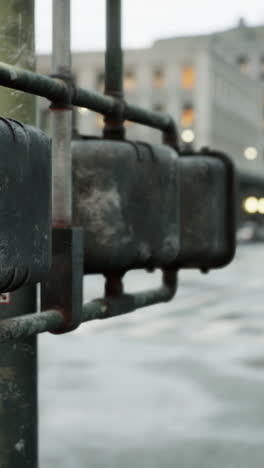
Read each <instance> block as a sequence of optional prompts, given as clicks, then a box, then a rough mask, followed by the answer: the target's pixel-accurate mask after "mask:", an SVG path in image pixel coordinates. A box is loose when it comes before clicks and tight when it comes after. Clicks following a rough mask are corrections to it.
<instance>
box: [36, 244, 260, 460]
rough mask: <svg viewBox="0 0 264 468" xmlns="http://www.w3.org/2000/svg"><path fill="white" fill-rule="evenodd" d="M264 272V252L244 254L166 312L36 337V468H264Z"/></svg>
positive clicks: (93, 291)
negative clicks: (38, 460) (71, 331)
mask: <svg viewBox="0 0 264 468" xmlns="http://www.w3.org/2000/svg"><path fill="white" fill-rule="evenodd" d="M263 276H264V246H262V245H260V244H258V245H250V246H242V247H240V248H239V249H238V252H237V255H236V259H235V261H234V262H233V263H232V265H230V266H229V267H228V268H225V269H223V270H219V271H217V272H212V273H210V274H209V275H201V274H200V273H199V272H195V271H184V272H181V273H180V282H179V283H180V284H179V291H178V293H177V296H176V297H175V299H174V300H173V301H172V302H170V303H168V304H165V305H157V306H153V307H150V308H147V309H142V310H139V311H137V312H135V313H133V314H129V315H126V316H123V317H120V318H114V319H110V320H105V321H101V322H100V321H94V322H91V323H89V324H84V325H82V326H81V327H80V328H79V329H78V330H77V331H76V332H74V333H72V334H69V335H65V336H53V335H51V334H45V335H43V336H41V337H40V340H39V341H40V346H39V349H40V353H39V354H40V379H39V380H40V382H39V396H40V468H46V467H49V468H55V467H56V468H73V467H74V468H87V467H92V468H106V467H107V468H109V467H110V468H111V467H115V468H116V467H118V468H119V467H120V468H121V467H122V468H125V467H126V468H132V467H133V468H134V467H139V468H141V467H142V468H158V467H159V468H160V467H163V468H172V467H173V468H174V467H179V468H192V467H195V468H231V467H232V468H249V467H250V468H263V466H264V398H263V384H264V311H263V302H264V301H263V298H264V288H263V283H264V278H263ZM159 280H160V278H159V275H158V274H152V275H150V274H147V273H145V272H133V273H130V274H129V275H128V277H127V280H126V285H127V290H128V291H129V290H131V291H135V290H139V289H144V288H149V287H152V286H156V285H158V284H159ZM102 290H103V282H102V279H101V278H99V277H91V278H86V280H85V298H86V300H88V299H91V298H95V297H99V296H100V295H101V294H102Z"/></svg>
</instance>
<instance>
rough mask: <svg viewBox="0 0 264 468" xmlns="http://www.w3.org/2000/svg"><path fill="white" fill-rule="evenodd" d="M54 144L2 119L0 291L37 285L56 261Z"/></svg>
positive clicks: (0, 141)
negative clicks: (53, 243) (53, 235)
mask: <svg viewBox="0 0 264 468" xmlns="http://www.w3.org/2000/svg"><path fill="white" fill-rule="evenodd" d="M50 153H51V152H50V140H49V138H48V137H47V136H46V135H45V134H44V133H43V132H41V131H40V130H38V129H35V128H33V127H30V126H25V125H23V124H21V123H19V122H17V121H15V120H12V119H5V118H0V154H1V157H0V195H1V196H0V219H1V228H0V258H1V268H0V291H1V292H6V291H12V290H14V289H18V288H19V287H21V286H23V285H25V284H29V283H37V282H38V281H40V280H41V279H42V278H43V276H44V275H45V274H46V273H47V271H48V269H49V267H50V260H51V259H50V256H51V154H50Z"/></svg>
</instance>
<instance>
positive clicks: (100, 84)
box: [96, 72, 105, 93]
mask: <svg viewBox="0 0 264 468" xmlns="http://www.w3.org/2000/svg"><path fill="white" fill-rule="evenodd" d="M104 81H105V75H104V72H99V73H97V77H96V89H97V91H100V93H103V92H104Z"/></svg>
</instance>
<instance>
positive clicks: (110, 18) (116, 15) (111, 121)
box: [104, 0, 125, 139]
mask: <svg viewBox="0 0 264 468" xmlns="http://www.w3.org/2000/svg"><path fill="white" fill-rule="evenodd" d="M121 16H122V9H121V0H107V2H106V53H105V94H107V95H108V96H113V97H116V98H117V99H119V102H120V106H119V109H117V112H115V115H113V116H109V117H105V127H104V137H105V138H112V139H122V138H124V136H125V129H124V125H123V123H124V120H123V116H122V110H123V53H122V46H121V42H122V37H121V36H122V33H121Z"/></svg>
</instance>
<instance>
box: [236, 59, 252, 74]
mask: <svg viewBox="0 0 264 468" xmlns="http://www.w3.org/2000/svg"><path fill="white" fill-rule="evenodd" d="M237 64H238V66H239V70H240V71H241V72H242V73H247V72H249V69H250V65H249V59H248V57H247V56H246V55H240V56H239V57H238V59H237Z"/></svg>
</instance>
